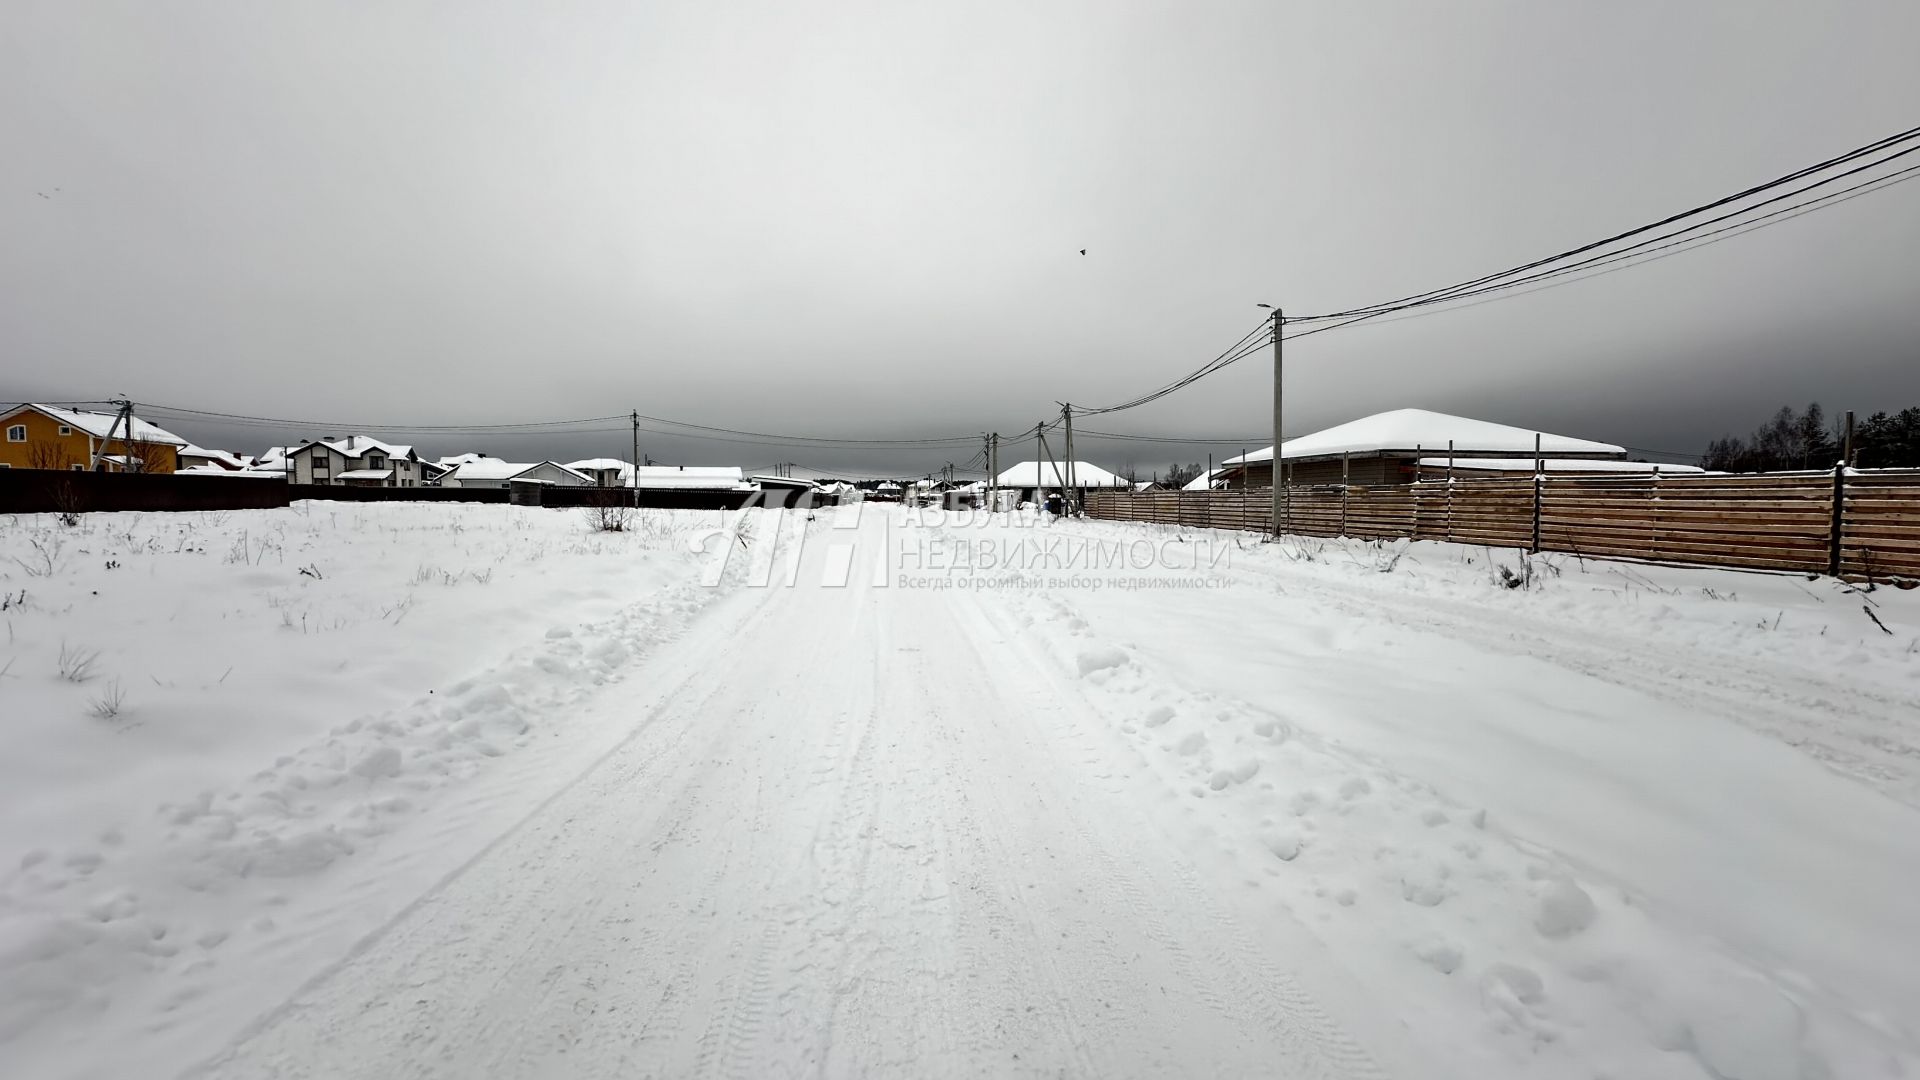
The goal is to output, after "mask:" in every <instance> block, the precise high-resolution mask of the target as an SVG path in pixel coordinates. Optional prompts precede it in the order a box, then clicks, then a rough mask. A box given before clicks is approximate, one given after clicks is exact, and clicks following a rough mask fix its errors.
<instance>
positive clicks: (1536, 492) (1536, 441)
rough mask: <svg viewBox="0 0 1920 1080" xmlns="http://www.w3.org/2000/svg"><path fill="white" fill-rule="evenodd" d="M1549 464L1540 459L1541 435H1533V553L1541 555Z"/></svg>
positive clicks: (1537, 433)
mask: <svg viewBox="0 0 1920 1080" xmlns="http://www.w3.org/2000/svg"><path fill="white" fill-rule="evenodd" d="M1546 471H1547V463H1546V462H1545V461H1544V460H1542V458H1541V457H1540V433H1539V432H1537V431H1536V432H1534V433H1533V553H1534V554H1535V555H1538V554H1540V502H1541V498H1542V496H1543V495H1544V489H1543V487H1542V484H1543V481H1544V480H1545V475H1544V474H1545V473H1546Z"/></svg>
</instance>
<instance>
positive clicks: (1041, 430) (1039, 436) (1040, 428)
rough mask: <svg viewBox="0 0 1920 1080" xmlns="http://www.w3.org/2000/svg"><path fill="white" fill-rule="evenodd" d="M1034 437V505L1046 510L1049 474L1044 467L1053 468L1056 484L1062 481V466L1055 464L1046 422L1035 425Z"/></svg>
mask: <svg viewBox="0 0 1920 1080" xmlns="http://www.w3.org/2000/svg"><path fill="white" fill-rule="evenodd" d="M1033 437H1034V445H1035V448H1036V450H1037V453H1036V455H1035V459H1034V462H1033V482H1034V485H1035V486H1034V489H1033V504H1034V506H1035V507H1037V508H1039V509H1042V510H1044V509H1046V506H1047V473H1046V470H1045V469H1044V468H1043V466H1047V465H1052V466H1053V479H1054V480H1055V482H1056V483H1057V482H1058V481H1059V479H1060V466H1059V465H1057V464H1055V463H1054V460H1053V448H1052V447H1050V446H1048V445H1047V424H1046V421H1044V420H1043V421H1041V422H1040V423H1038V424H1035V425H1033Z"/></svg>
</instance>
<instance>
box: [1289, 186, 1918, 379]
mask: <svg viewBox="0 0 1920 1080" xmlns="http://www.w3.org/2000/svg"><path fill="white" fill-rule="evenodd" d="M1914 179H1920V165H1910V166H1908V167H1907V168H1904V169H1901V170H1899V171H1898V172H1894V173H1889V174H1887V175H1886V176H1881V177H1876V178H1874V179H1872V180H1866V181H1862V182H1861V183H1858V184H1854V185H1851V186H1849V187H1846V188H1842V189H1841V190H1839V191H1835V192H1830V193H1828V194H1826V195H1822V196H1819V197H1818V198H1814V199H1808V200H1805V201H1804V202H1799V203H1795V204H1793V205H1792V206H1786V207H1782V208H1780V209H1778V210H1773V211H1769V212H1768V213H1765V214H1762V215H1760V216H1759V217H1756V218H1754V219H1752V220H1750V221H1741V222H1735V223H1734V224H1731V225H1723V226H1721V227H1720V228H1718V229H1713V230H1711V231H1709V232H1705V233H1702V234H1700V235H1699V236H1690V237H1687V238H1686V239H1684V240H1675V241H1672V242H1671V243H1667V244H1662V245H1661V246H1659V247H1655V248H1649V249H1648V250H1646V251H1636V252H1632V253H1629V254H1625V255H1615V256H1609V257H1607V258H1606V259H1604V260H1602V261H1601V262H1598V263H1596V264H1594V266H1592V267H1585V268H1584V270H1585V271H1586V272H1582V273H1573V271H1572V270H1568V271H1564V273H1568V274H1571V275H1572V276H1568V277H1562V276H1561V273H1562V272H1556V273H1553V274H1544V275H1540V276H1538V277H1535V278H1533V279H1530V281H1529V282H1524V283H1515V284H1516V286H1517V285H1519V284H1527V283H1531V282H1533V281H1542V280H1545V279H1547V278H1558V280H1555V281H1552V282H1550V283H1548V284H1544V285H1535V286H1534V287H1533V288H1530V289H1528V288H1522V289H1519V290H1518V291H1517V292H1509V293H1499V294H1497V295H1493V296H1487V297H1484V298H1482V299H1478V300H1474V301H1473V302H1472V303H1465V304H1451V305H1450V306H1447V307H1442V308H1428V309H1425V310H1419V311H1412V312H1405V313H1400V314H1395V315H1393V317H1392V318H1379V317H1378V316H1377V315H1363V316H1356V317H1355V318H1353V319H1349V320H1347V321H1345V322H1343V323H1340V324H1338V325H1336V326H1325V327H1316V328H1314V329H1312V330H1302V331H1300V332H1299V333H1297V334H1288V335H1286V336H1285V338H1284V339H1283V340H1286V341H1292V340H1294V339H1295V338H1301V337H1307V336H1309V335H1312V334H1317V333H1320V332H1322V331H1323V330H1329V329H1338V328H1340V327H1343V326H1351V325H1353V324H1355V323H1359V322H1367V323H1369V324H1370V325H1372V326H1386V325H1388V324H1391V323H1397V322H1405V321H1407V320H1409V319H1424V318H1426V317H1428V316H1430V315H1441V314H1445V313H1446V312H1449V311H1465V310H1466V309H1468V308H1475V307H1479V306H1480V305H1482V304H1491V303H1494V302H1496V301H1499V300H1510V299H1513V298H1514V297H1520V296H1531V295H1532V294H1534V293H1540V292H1546V291H1547V290H1549V289H1558V288H1560V287H1561V286H1563V285H1572V284H1574V283H1575V282H1579V281H1587V280H1589V279H1591V278H1597V277H1605V276H1607V275H1608V274H1617V273H1619V272H1620V271H1622V270H1629V269H1632V268H1633V267H1635V266H1639V265H1641V264H1643V263H1652V262H1659V261H1660V260H1661V259H1669V258H1672V257H1673V256H1675V255H1684V254H1686V253H1687V252H1690V251H1697V250H1699V249H1700V248H1703V247H1711V246H1713V245H1714V244H1717V243H1720V242H1721V241H1723V240H1731V239H1733V238H1734V237H1736V236H1740V235H1743V234H1745V233H1749V232H1754V231H1756V230H1759V229H1766V228H1771V227H1773V226H1775V225H1779V224H1782V223H1783V222H1787V221H1792V220H1793V219H1794V218H1797V217H1801V216H1803V215H1805V214H1811V213H1813V212H1814V211H1816V210H1823V209H1826V208H1827V207H1828V206H1838V205H1840V204H1841V203H1843V202H1851V201H1852V200H1854V199H1857V198H1860V197H1861V196H1863V195H1871V194H1873V193H1874V192H1875V191H1877V190H1879V189H1881V188H1883V187H1892V186H1894V185H1895V184H1904V183H1906V182H1907V181H1909V180H1914ZM1769 219H1771V220H1769ZM1668 249H1673V250H1668ZM1656 253H1658V254H1656ZM1609 263H1625V264H1626V265H1616V266H1613V267H1612V268H1611V269H1605V270H1603V269H1599V267H1602V266H1606V265H1608V264H1609ZM1576 269H1578V268H1576ZM1490 291H1491V290H1490ZM1452 299H1459V298H1458V297H1455V298H1452ZM1382 314H1385V313H1382ZM1287 321H1288V322H1292V321H1293V320H1292V319H1288V320H1287Z"/></svg>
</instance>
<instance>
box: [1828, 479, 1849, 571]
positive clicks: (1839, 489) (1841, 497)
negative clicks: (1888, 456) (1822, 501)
mask: <svg viewBox="0 0 1920 1080" xmlns="http://www.w3.org/2000/svg"><path fill="white" fill-rule="evenodd" d="M1846 521H1847V462H1846V459H1845V458H1842V459H1841V460H1840V461H1838V462H1837V463H1835V464H1834V466H1833V533H1832V536H1831V537H1830V538H1829V539H1828V541H1827V573H1829V574H1831V575H1833V576H1834V577H1839V576H1840V541H1841V537H1842V535H1843V534H1844V533H1845V532H1846Z"/></svg>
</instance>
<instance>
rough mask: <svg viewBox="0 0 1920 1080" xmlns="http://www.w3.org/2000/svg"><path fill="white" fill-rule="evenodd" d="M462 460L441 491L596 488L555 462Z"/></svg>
mask: <svg viewBox="0 0 1920 1080" xmlns="http://www.w3.org/2000/svg"><path fill="white" fill-rule="evenodd" d="M462 457H464V458H466V460H465V461H463V462H461V463H460V465H459V466H458V467H456V468H455V469H454V470H453V471H451V472H449V473H447V474H446V475H445V476H443V477H441V478H440V486H441V487H452V488H492V489H495V490H498V491H505V490H507V489H508V488H510V487H512V486H513V485H514V484H515V483H523V484H524V483H533V484H551V485H553V486H555V487H592V486H593V478H592V477H590V476H587V475H586V474H585V473H581V472H577V471H575V470H573V469H570V468H568V467H566V466H565V465H562V464H560V463H559V462H556V461H535V462H524V461H501V460H500V459H499V458H490V457H480V456H478V455H462ZM443 460H445V459H443Z"/></svg>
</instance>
